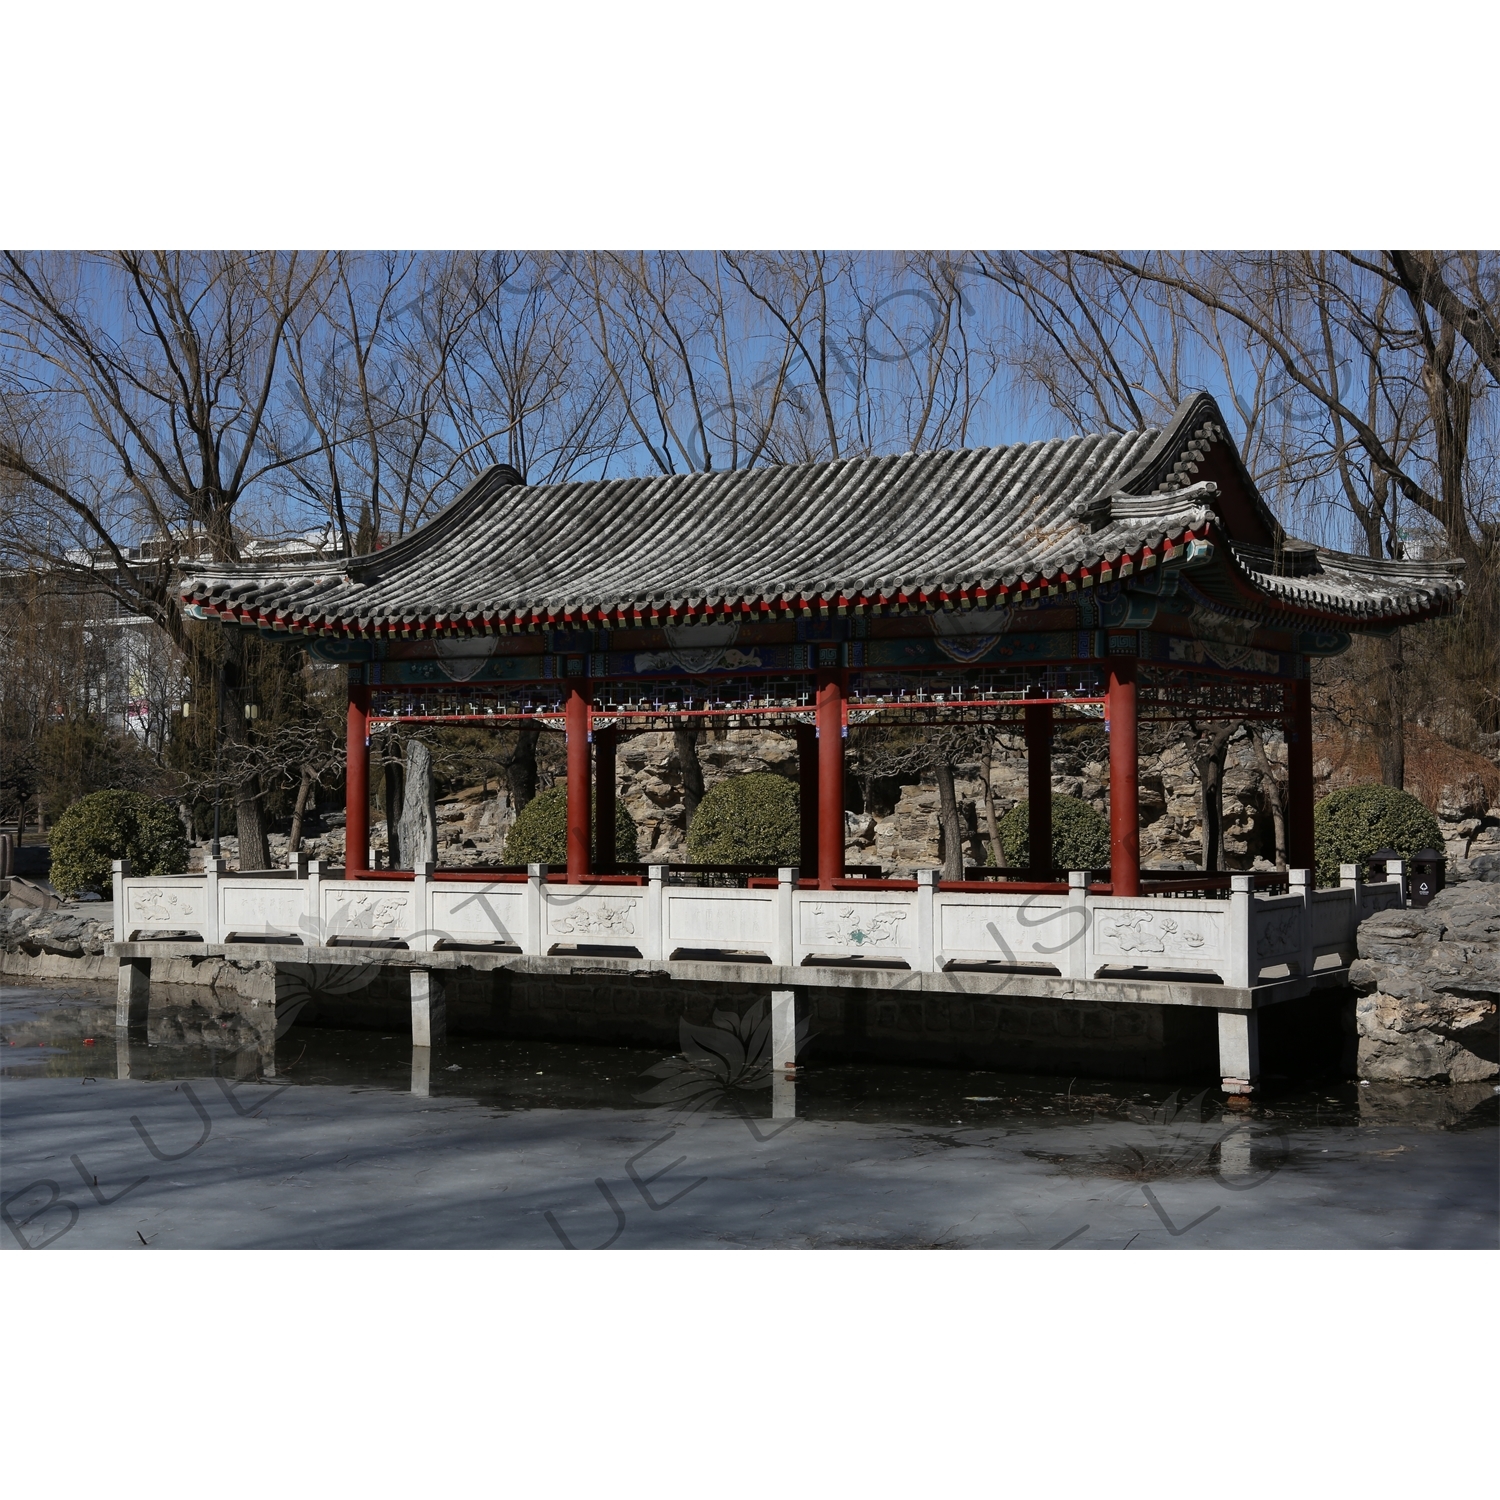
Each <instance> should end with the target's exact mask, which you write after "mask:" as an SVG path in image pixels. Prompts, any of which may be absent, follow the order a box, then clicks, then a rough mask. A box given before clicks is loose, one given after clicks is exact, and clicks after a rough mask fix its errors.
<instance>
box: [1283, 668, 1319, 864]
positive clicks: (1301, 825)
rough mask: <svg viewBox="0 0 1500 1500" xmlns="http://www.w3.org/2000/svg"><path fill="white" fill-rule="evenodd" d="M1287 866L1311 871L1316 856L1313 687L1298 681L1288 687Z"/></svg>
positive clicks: (1305, 680) (1286, 722) (1284, 723)
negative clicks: (1314, 834)
mask: <svg viewBox="0 0 1500 1500" xmlns="http://www.w3.org/2000/svg"><path fill="white" fill-rule="evenodd" d="M1285 693H1286V698H1287V707H1288V710H1289V711H1288V713H1287V715H1286V718H1285V719H1284V721H1283V723H1282V729H1283V731H1284V733H1285V734H1286V863H1287V868H1288V869H1289V870H1310V869H1311V868H1312V867H1313V865H1314V863H1315V862H1316V861H1315V859H1314V856H1313V732H1312V684H1311V683H1310V682H1309V681H1308V680H1307V679H1306V678H1305V677H1303V678H1298V679H1297V680H1296V681H1294V682H1289V683H1287V684H1286V685H1285Z"/></svg>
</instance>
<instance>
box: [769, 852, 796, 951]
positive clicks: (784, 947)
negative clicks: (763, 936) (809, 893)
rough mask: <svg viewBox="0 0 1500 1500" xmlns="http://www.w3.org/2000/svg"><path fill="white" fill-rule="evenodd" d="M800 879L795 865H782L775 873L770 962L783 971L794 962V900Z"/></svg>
mask: <svg viewBox="0 0 1500 1500" xmlns="http://www.w3.org/2000/svg"><path fill="white" fill-rule="evenodd" d="M801 878H802V871H801V869H800V868H798V867H797V866H796V865H784V866H782V867H781V868H780V869H778V870H777V871H776V940H775V950H774V951H773V952H772V954H771V962H772V963H773V964H777V965H779V966H780V967H781V968H783V969H790V968H791V967H792V965H793V962H794V960H793V958H792V950H793V948H794V947H795V946H796V927H795V925H794V923H795V920H796V904H797V903H796V900H795V899H794V898H795V896H796V893H797V884H798V882H799V881H800V880H801Z"/></svg>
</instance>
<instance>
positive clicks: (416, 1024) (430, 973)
mask: <svg viewBox="0 0 1500 1500" xmlns="http://www.w3.org/2000/svg"><path fill="white" fill-rule="evenodd" d="M445 977H446V976H445V975H444V974H443V972H442V971H441V970H440V969H413V970H412V971H411V1044H412V1046H413V1047H433V1046H436V1045H437V1044H438V1043H439V1042H441V1041H442V1040H443V1039H444V1038H445V1037H446V1036H447V1034H448V1006H447V1001H446V999H445V997H444V993H443V989H444V985H443V981H444V978H445Z"/></svg>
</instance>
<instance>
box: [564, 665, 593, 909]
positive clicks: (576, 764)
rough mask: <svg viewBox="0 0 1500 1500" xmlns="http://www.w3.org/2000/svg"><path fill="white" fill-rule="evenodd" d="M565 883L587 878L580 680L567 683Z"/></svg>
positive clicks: (584, 699)
mask: <svg viewBox="0 0 1500 1500" xmlns="http://www.w3.org/2000/svg"><path fill="white" fill-rule="evenodd" d="M566 719H567V726H568V825H567V858H568V884H569V885H582V884H583V883H584V882H585V881H586V880H587V879H588V877H589V844H590V839H589V822H590V818H589V791H590V788H589V691H588V688H587V687H586V686H585V685H584V684H583V683H576V682H574V683H569V684H568V702H567V710H566Z"/></svg>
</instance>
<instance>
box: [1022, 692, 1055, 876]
mask: <svg viewBox="0 0 1500 1500" xmlns="http://www.w3.org/2000/svg"><path fill="white" fill-rule="evenodd" d="M1026 803H1027V812H1026V820H1027V830H1028V844H1029V849H1028V852H1027V856H1026V858H1027V863H1028V864H1029V865H1030V866H1031V870H1032V875H1033V878H1034V879H1038V880H1040V879H1045V878H1046V877H1045V876H1043V875H1040V874H1038V873H1037V872H1039V871H1043V870H1050V869H1051V868H1052V705H1051V704H1050V703H1036V704H1031V705H1028V706H1027V709H1026Z"/></svg>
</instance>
